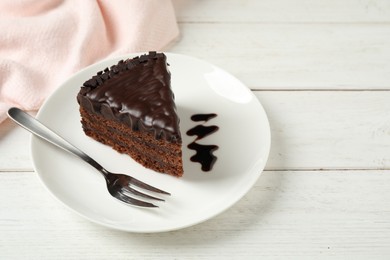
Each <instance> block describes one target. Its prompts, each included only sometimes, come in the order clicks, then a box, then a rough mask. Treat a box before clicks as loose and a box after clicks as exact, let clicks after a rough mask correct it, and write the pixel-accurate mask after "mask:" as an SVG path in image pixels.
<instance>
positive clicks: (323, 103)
mask: <svg viewBox="0 0 390 260" xmlns="http://www.w3.org/2000/svg"><path fill="white" fill-rule="evenodd" d="M255 94H256V96H257V97H258V98H259V100H260V102H261V103H262V104H263V105H264V107H265V110H266V111H267V114H268V118H269V121H270V125H271V134H272V142H271V143H272V144H271V153H270V157H269V160H268V164H267V168H268V169H323V168H329V169H335V168H336V169H358V168H361V169H366V168H373V169H375V168H377V169H389V168H390V153H389V151H390V113H389V111H390V102H389V100H390V92H388V91H385V92H384V91H378V92H377V91H374V92H372V91H371V92H370V91H357V92H345V91H338V92H337V91H321V92H315V91H302V92H295V91H285V92H284V91H281V92H278V91H269V92H268V91H265V92H261V91H260V92H255Z"/></svg>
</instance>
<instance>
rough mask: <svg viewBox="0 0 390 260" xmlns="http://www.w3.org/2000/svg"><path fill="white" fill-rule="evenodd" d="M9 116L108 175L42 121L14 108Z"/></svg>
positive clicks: (9, 111)
mask: <svg viewBox="0 0 390 260" xmlns="http://www.w3.org/2000/svg"><path fill="white" fill-rule="evenodd" d="M8 116H9V117H10V118H11V119H12V120H13V121H15V122H16V123H17V124H18V125H20V126H21V127H23V128H24V129H26V130H28V131H30V132H31V133H33V134H35V135H36V136H38V137H40V138H42V139H43V140H45V141H48V142H50V143H52V144H54V145H56V146H58V147H60V148H62V149H64V150H65V151H67V152H69V153H71V154H73V155H75V156H77V157H79V158H80V159H82V160H84V161H85V162H87V163H89V164H90V165H91V166H93V167H95V168H96V169H97V170H99V172H101V173H102V174H103V175H106V173H107V171H106V170H105V169H104V168H103V167H102V166H101V165H100V164H99V163H97V162H96V161H95V160H94V159H92V158H91V157H90V156H88V155H87V154H86V153H84V152H83V151H81V150H80V149H78V148H77V147H75V146H74V145H72V144H71V143H69V142H68V141H66V140H65V139H64V138H62V137H61V136H59V135H58V134H56V133H55V132H54V131H53V130H51V129H49V128H48V127H47V126H45V125H44V124H42V123H41V122H40V121H38V120H37V119H35V118H34V117H32V116H30V115H29V114H27V113H26V112H24V111H22V110H21V109H19V108H16V107H12V108H10V109H9V110H8Z"/></svg>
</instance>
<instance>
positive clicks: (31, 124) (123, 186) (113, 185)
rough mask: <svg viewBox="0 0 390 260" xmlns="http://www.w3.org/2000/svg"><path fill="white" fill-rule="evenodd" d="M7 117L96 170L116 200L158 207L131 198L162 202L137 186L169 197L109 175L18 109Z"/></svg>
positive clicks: (137, 182) (129, 179)
mask: <svg viewBox="0 0 390 260" xmlns="http://www.w3.org/2000/svg"><path fill="white" fill-rule="evenodd" d="M8 116H9V117H10V118H11V119H12V120H13V121H15V122H16V123H17V124H19V125H20V126H22V127H23V128H25V129H26V130H28V131H30V132H31V133H33V134H35V135H37V136H39V137H40V138H42V139H43V140H46V141H48V142H50V143H52V144H54V145H56V146H58V147H60V148H62V149H64V150H65V151H67V152H69V153H71V154H73V155H75V156H77V157H79V158H80V159H82V160H84V161H85V162H87V163H89V164H90V165H91V166H93V167H94V168H95V169H97V170H98V171H99V172H100V173H101V174H102V175H103V176H104V178H105V179H106V183H107V189H108V192H109V193H110V194H111V195H112V196H113V197H115V198H117V199H118V200H120V201H122V202H124V203H127V204H130V205H135V206H139V207H148V208H153V207H154V208H155V207H158V206H156V205H154V204H153V203H150V202H147V201H143V200H139V199H136V198H133V197H131V195H136V196H140V197H143V198H147V199H151V200H158V201H164V200H163V199H161V198H157V197H154V196H151V195H148V194H145V193H143V192H140V191H137V190H136V189H133V188H132V186H137V187H139V188H142V189H145V190H149V191H152V192H156V193H161V194H166V195H171V194H170V193H168V192H166V191H163V190H160V189H157V188H155V187H153V186H151V185H149V184H146V183H144V182H142V181H140V180H138V179H136V178H134V177H131V176H128V175H125V174H120V173H111V172H109V171H108V170H106V169H104V168H103V166H101V165H100V164H99V163H97V162H96V161H95V160H94V159H92V158H91V157H89V156H88V155H87V154H86V153H84V152H83V151H81V150H80V149H78V148H76V147H75V146H74V145H72V144H70V143H69V142H68V141H66V140H65V139H63V138H62V137H60V136H59V135H58V134H56V133H55V132H53V131H52V130H50V129H49V128H48V127H46V126H45V125H43V124H42V123H41V122H39V121H38V120H37V119H35V118H34V117H32V116H30V115H29V114H27V113H26V112H24V111H22V110H20V109H19V108H16V107H12V108H10V109H9V110H8Z"/></svg>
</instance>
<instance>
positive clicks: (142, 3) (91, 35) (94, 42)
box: [0, 0, 179, 122]
mask: <svg viewBox="0 0 390 260" xmlns="http://www.w3.org/2000/svg"><path fill="white" fill-rule="evenodd" d="M0 30H1V32H2V34H1V36H0V122H2V121H3V120H4V119H5V118H6V112H7V110H8V108H9V107H11V106H18V107H20V108H22V109H24V110H37V109H39V107H40V106H41V105H42V103H43V102H44V100H45V98H47V96H48V95H50V94H51V93H52V92H53V91H54V90H55V89H56V88H58V86H60V85H61V83H62V82H64V81H65V80H66V79H67V78H68V77H70V76H71V75H72V74H74V73H75V72H77V71H79V70H80V69H82V68H84V67H86V66H88V65H90V64H92V63H95V62H97V61H99V60H102V59H104V58H107V57H111V56H117V55H120V54H126V53H133V52H147V51H150V50H157V51H161V50H162V49H163V48H164V47H165V46H167V45H168V44H169V43H171V42H172V41H173V40H174V39H175V38H176V37H177V36H178V34H179V30H178V26H177V22H176V17H175V13H174V9H173V6H172V3H171V1H170V0H116V1H108V0H105V1H103V0H83V1H77V3H76V2H75V1H72V0H40V1H35V0H18V1H14V0H3V1H0Z"/></svg>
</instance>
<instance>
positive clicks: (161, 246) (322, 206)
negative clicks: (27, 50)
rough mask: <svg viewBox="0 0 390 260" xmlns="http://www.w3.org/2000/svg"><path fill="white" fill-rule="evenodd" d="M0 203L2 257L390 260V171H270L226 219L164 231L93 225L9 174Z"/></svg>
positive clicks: (22, 176)
mask: <svg viewBox="0 0 390 260" xmlns="http://www.w3.org/2000/svg"><path fill="white" fill-rule="evenodd" d="M0 198H1V199H0V208H1V211H0V256H1V258H2V259H27V258H28V259H80V256H82V258H83V259H107V258H109V259H112V258H115V259H129V258H130V259H172V258H178V259H231V258H235V259H238V258H240V257H244V258H245V259H255V258H256V257H257V258H258V257H270V258H272V257H274V258H277V257H279V258H281V257H282V258H294V259H318V258H319V257H324V258H326V259H373V258H376V259H378V258H380V259H387V258H389V257H390V247H389V244H390V221H389V220H390V210H389V209H390V172H389V171H369V172H367V171H326V172H321V171H314V172H310V171H309V172H265V173H263V175H262V176H261V177H260V179H259V180H258V181H257V183H256V184H255V186H254V187H253V188H252V189H251V190H250V192H249V193H248V194H247V195H246V196H245V197H244V198H243V199H242V200H240V201H239V202H238V203H237V204H236V205H234V206H233V207H232V208H230V209H229V210H227V211H226V212H224V213H222V214H221V215H219V216H217V217H215V218H214V219H211V220H209V221H206V222H204V223H202V224H199V225H196V226H193V227H190V228H186V229H183V230H179V231H175V232H167V233H159V234H130V233H124V232H118V231H114V230H109V229H106V228H104V227H100V226H98V225H95V224H92V223H90V222H88V221H87V220H84V219H83V218H81V217H79V216H78V215H77V214H75V213H73V212H71V211H69V210H68V209H66V208H65V207H64V206H63V205H62V204H60V203H58V202H57V201H56V200H54V199H53V198H52V197H51V196H50V195H49V193H48V192H47V191H46V190H45V189H44V188H43V187H42V185H41V184H40V182H39V181H38V178H37V177H36V176H35V174H31V173H14V172H9V173H4V172H3V173H0ZM21 245H22V246H21Z"/></svg>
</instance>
